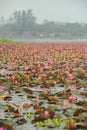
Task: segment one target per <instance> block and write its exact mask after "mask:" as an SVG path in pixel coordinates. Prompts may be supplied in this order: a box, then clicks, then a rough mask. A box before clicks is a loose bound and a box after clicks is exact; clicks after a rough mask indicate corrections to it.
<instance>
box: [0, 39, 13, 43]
mask: <svg viewBox="0 0 87 130" xmlns="http://www.w3.org/2000/svg"><path fill="white" fill-rule="evenodd" d="M0 42H12V40H11V39H8V38H0Z"/></svg>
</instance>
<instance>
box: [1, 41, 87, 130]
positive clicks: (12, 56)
mask: <svg viewBox="0 0 87 130" xmlns="http://www.w3.org/2000/svg"><path fill="white" fill-rule="evenodd" d="M49 129H53V130H58V129H59V130H63V129H64V130H65V129H66V130H71V129H81V130H82V129H85V130H86V129H87V43H0V130H49Z"/></svg>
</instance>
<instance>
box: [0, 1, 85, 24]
mask: <svg viewBox="0 0 87 130" xmlns="http://www.w3.org/2000/svg"><path fill="white" fill-rule="evenodd" d="M27 9H32V11H33V15H34V16H35V17H36V18H37V22H38V23H42V22H43V21H44V20H45V19H47V20H48V21H55V22H70V23H75V22H78V23H87V17H86V15H87V0H15V1H14V0H0V17H1V16H4V18H5V19H7V18H8V17H9V16H10V15H12V13H13V12H14V11H18V10H27Z"/></svg>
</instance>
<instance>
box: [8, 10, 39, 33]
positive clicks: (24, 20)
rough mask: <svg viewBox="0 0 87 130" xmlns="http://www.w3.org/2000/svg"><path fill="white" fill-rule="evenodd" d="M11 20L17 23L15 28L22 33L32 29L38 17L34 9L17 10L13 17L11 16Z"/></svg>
mask: <svg viewBox="0 0 87 130" xmlns="http://www.w3.org/2000/svg"><path fill="white" fill-rule="evenodd" d="M9 22H10V23H13V24H14V25H15V30H16V31H17V32H18V33H19V34H22V33H23V32H24V31H32V30H33V29H34V27H35V24H36V17H35V16H33V13H32V10H31V9H28V10H27V11H25V10H22V11H15V12H14V13H13V15H12V16H11V17H9Z"/></svg>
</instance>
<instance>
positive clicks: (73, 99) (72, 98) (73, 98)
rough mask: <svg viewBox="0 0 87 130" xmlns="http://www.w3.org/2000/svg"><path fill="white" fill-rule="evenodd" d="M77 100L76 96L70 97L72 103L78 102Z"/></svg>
mask: <svg viewBox="0 0 87 130" xmlns="http://www.w3.org/2000/svg"><path fill="white" fill-rule="evenodd" d="M76 99H77V98H76V97H75V96H70V97H69V100H70V101H71V102H74V101H76Z"/></svg>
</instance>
